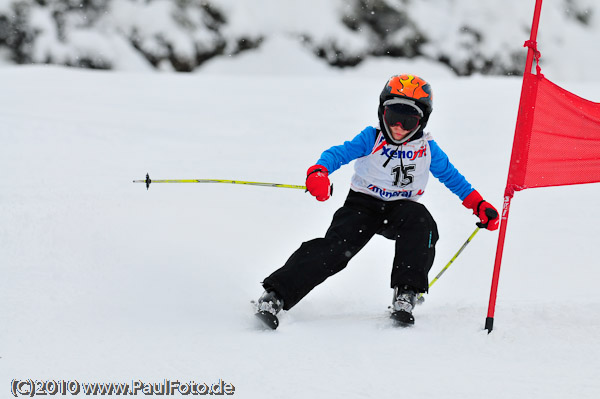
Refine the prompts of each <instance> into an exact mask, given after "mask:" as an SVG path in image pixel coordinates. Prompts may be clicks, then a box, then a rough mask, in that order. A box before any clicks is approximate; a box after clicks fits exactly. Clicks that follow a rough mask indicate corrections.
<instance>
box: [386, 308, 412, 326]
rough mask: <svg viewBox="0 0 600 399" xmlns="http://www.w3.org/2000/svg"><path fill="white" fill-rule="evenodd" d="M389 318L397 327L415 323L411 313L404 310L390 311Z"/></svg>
mask: <svg viewBox="0 0 600 399" xmlns="http://www.w3.org/2000/svg"><path fill="white" fill-rule="evenodd" d="M390 318H391V319H392V320H394V323H395V324H396V325H397V326H399V327H412V326H414V324H415V318H414V317H413V315H412V314H411V313H409V312H406V311H404V310H397V311H395V312H392V314H391V315H390Z"/></svg>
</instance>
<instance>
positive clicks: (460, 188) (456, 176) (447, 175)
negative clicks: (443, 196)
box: [429, 140, 473, 201]
mask: <svg viewBox="0 0 600 399" xmlns="http://www.w3.org/2000/svg"><path fill="white" fill-rule="evenodd" d="M429 148H431V167H430V171H431V174H432V175H433V176H434V177H435V178H437V179H438V180H439V181H440V182H442V183H444V185H445V186H446V187H448V189H450V191H452V192H453V193H454V194H456V195H457V196H458V197H459V198H460V200H461V201H462V200H464V199H465V198H466V197H467V195H469V194H471V192H472V191H473V187H471V183H469V182H468V181H467V179H465V177H464V176H463V175H461V174H460V173H459V172H458V170H457V169H456V168H455V167H454V165H452V164H451V163H450V159H448V155H446V153H445V152H444V151H442V149H441V148H440V146H439V145H438V144H437V143H436V142H435V141H434V140H430V141H429Z"/></svg>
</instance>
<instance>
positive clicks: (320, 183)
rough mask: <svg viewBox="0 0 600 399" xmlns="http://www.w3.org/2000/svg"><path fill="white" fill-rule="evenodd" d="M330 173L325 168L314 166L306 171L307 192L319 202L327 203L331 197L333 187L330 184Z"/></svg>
mask: <svg viewBox="0 0 600 399" xmlns="http://www.w3.org/2000/svg"><path fill="white" fill-rule="evenodd" d="M328 174H329V172H328V171H327V168H326V167H325V166H321V165H314V166H311V167H310V168H308V170H307V171H306V190H307V191H308V192H310V193H311V194H312V195H313V196H314V197H317V200H319V201H327V200H328V199H329V197H331V193H332V191H333V186H331V184H330V183H329V177H327V175H328Z"/></svg>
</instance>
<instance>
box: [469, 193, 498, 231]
mask: <svg viewBox="0 0 600 399" xmlns="http://www.w3.org/2000/svg"><path fill="white" fill-rule="evenodd" d="M463 205H464V206H465V208H469V209H472V210H473V214H474V215H475V216H477V217H478V218H479V220H480V222H479V223H477V227H479V228H482V229H488V230H490V231H492V230H496V229H497V228H498V225H499V224H500V219H498V211H497V210H496V208H494V207H493V206H492V204H490V203H489V202H487V201H484V200H483V198H482V197H481V194H479V193H478V192H477V190H473V191H472V192H471V194H469V195H467V197H466V198H465V199H464V201H463Z"/></svg>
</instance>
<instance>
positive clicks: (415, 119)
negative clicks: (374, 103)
mask: <svg viewBox="0 0 600 399" xmlns="http://www.w3.org/2000/svg"><path fill="white" fill-rule="evenodd" d="M383 119H384V120H385V123H386V124H387V125H388V126H389V127H394V126H400V127H401V128H402V129H404V130H414V129H416V127H417V126H419V123H420V122H421V116H420V115H416V110H415V109H414V108H413V107H411V106H410V105H405V104H390V105H387V106H385V107H384V108H383Z"/></svg>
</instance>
